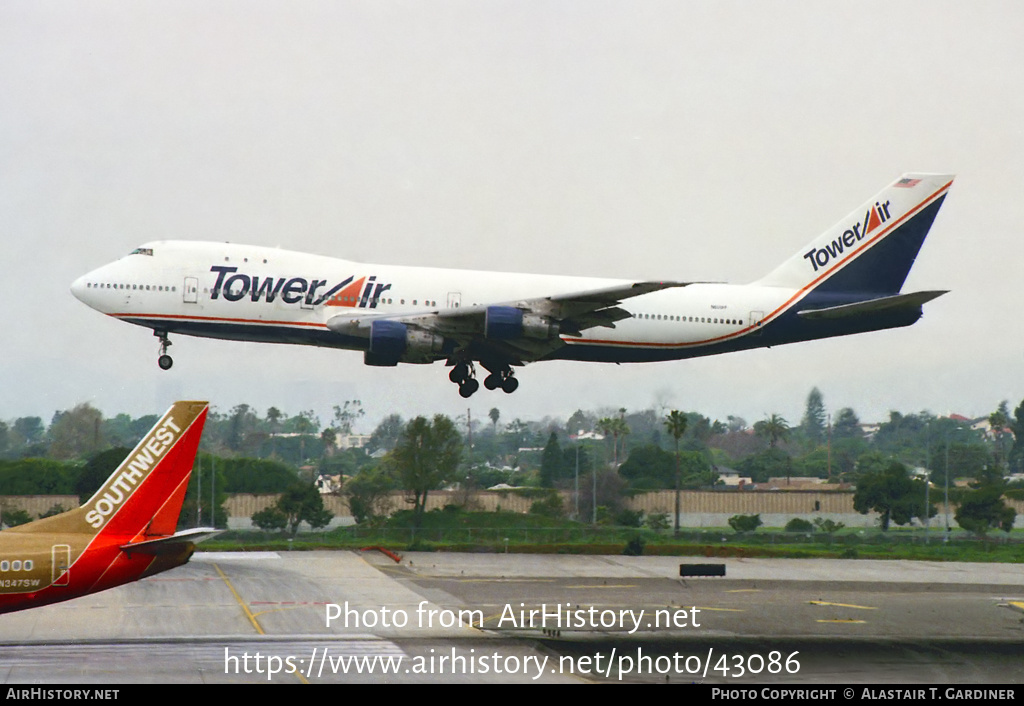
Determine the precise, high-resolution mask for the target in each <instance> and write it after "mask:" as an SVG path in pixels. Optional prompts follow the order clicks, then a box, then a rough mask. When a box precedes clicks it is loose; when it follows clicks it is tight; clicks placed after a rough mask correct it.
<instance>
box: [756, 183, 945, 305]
mask: <svg viewBox="0 0 1024 706" xmlns="http://www.w3.org/2000/svg"><path fill="white" fill-rule="evenodd" d="M952 184H953V175H950V174H904V175H903V176H901V177H900V178H899V179H897V180H896V181H894V182H893V183H892V184H890V185H889V186H887V187H886V188H885V189H883V190H882V191H881V192H879V193H878V194H877V195H876V196H875V197H874V198H872V199H870V200H868V201H867V203H865V204H863V205H862V206H860V207H859V208H858V209H856V210H855V211H853V212H852V213H851V214H850V215H848V216H847V217H846V218H844V219H843V220H841V221H839V223H837V224H836V225H834V226H833V227H831V228H829V229H828V230H826V231H825V232H824V233H822V234H821V235H820V236H818V238H817V239H815V240H814V241H813V242H811V243H810V244H809V245H807V246H805V247H804V248H803V249H802V250H801V251H800V252H799V253H797V254H796V255H794V256H793V257H791V258H790V259H789V260H787V261H786V262H784V263H783V264H782V265H780V266H779V267H777V268H776V269H775V270H773V271H772V272H770V273H769V274H768V275H766V276H765V277H763V278H762V279H760V280H759V281H758V282H756V283H755V284H758V285H761V286H765V287H788V288H794V289H802V290H812V289H813V290H815V291H817V292H828V293H834V294H854V293H856V294H868V295H873V296H877V295H890V294H898V293H899V291H900V289H901V288H902V287H903V283H904V281H905V280H906V278H907V274H909V272H910V268H911V267H912V266H913V264H914V260H915V259H916V258H917V254H918V252H919V251H920V249H921V245H922V244H923V243H924V239H925V236H927V235H928V231H929V229H930V228H931V226H932V223H933V222H934V220H935V216H936V214H937V213H938V211H939V208H940V207H941V206H942V202H943V200H944V199H945V198H946V193H947V192H948V191H949V188H950V186H952Z"/></svg>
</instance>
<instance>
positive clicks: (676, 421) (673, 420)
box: [665, 409, 686, 536]
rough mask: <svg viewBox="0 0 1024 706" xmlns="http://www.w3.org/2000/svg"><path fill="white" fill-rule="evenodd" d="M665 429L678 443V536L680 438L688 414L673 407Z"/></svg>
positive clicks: (684, 430)
mask: <svg viewBox="0 0 1024 706" xmlns="http://www.w3.org/2000/svg"><path fill="white" fill-rule="evenodd" d="M665 429H666V430H667V431H668V433H669V434H671V435H672V439H673V441H675V445H676V522H675V527H674V531H675V534H676V536H678V535H679V513H680V508H681V504H680V485H681V478H680V471H679V440H680V439H682V438H683V434H685V433H686V415H685V414H683V413H682V412H680V411H679V410H678V409H673V410H672V411H671V412H669V413H668V415H667V416H666V417H665Z"/></svg>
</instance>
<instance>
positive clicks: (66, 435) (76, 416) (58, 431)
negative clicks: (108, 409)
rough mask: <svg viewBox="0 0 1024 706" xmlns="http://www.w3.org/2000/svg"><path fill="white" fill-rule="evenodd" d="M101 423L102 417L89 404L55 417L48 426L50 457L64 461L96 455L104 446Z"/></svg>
mask: <svg viewBox="0 0 1024 706" xmlns="http://www.w3.org/2000/svg"><path fill="white" fill-rule="evenodd" d="M102 423H103V415H102V414H101V413H100V411H99V410H98V409H96V408H95V407H93V406H92V405H90V404H80V405H78V406H77V407H75V408H74V409H72V410H71V411H69V412H61V413H59V414H57V415H55V417H54V421H53V423H52V424H51V425H50V437H51V439H52V444H51V446H50V453H51V455H52V456H53V457H54V458H60V459H66V458H73V457H76V456H82V455H87V454H93V453H96V452H97V451H98V450H100V449H101V448H103V446H104V442H103V435H102V433H101V429H102Z"/></svg>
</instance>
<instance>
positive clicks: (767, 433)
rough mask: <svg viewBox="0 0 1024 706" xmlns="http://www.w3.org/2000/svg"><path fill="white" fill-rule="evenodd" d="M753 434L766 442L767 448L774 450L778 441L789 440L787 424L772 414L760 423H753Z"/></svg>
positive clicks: (781, 418)
mask: <svg viewBox="0 0 1024 706" xmlns="http://www.w3.org/2000/svg"><path fill="white" fill-rule="evenodd" d="M754 433H755V434H757V435H758V436H759V437H761V438H762V439H766V440H767V441H768V446H769V448H773V449H774V448H775V447H776V446H777V445H778V443H779V442H780V441H785V440H786V439H787V438H789V422H787V421H786V420H785V419H784V418H783V417H780V416H779V415H777V414H773V415H771V416H770V417H767V418H766V419H763V420H762V421H760V422H755V423H754Z"/></svg>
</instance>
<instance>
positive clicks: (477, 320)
mask: <svg viewBox="0 0 1024 706" xmlns="http://www.w3.org/2000/svg"><path fill="white" fill-rule="evenodd" d="M687 284H689V283H688V282H627V283H623V284H620V285H613V286H610V287H603V288H601V289H592V290H587V291H582V292H572V293H567V294H555V295H550V296H543V297H536V298H527V299H519V300H515V301H506V302H495V303H491V304H479V305H476V306H466V307H459V308H451V309H442V308H436V309H431V310H426V311H422V312H416V313H410V314H405V315H402V316H394V315H388V314H383V313H381V314H374V313H358V314H356V313H352V314H338V315H336V316H333V317H331V318H330V319H328V320H327V328H329V329H330V330H332V331H334V332H335V333H339V334H344V335H350V336H352V335H355V336H366V337H370V336H371V331H372V328H373V326H374V323H375V322H379V321H389V322H394V323H396V324H402V325H404V326H407V327H410V328H413V329H417V330H420V331H422V332H425V333H427V334H433V335H437V336H443V337H444V338H445V339H449V340H454V341H456V342H457V344H458V346H459V347H460V348H461V349H463V350H470V349H473V350H476V351H478V352H482V353H490V354H492V355H494V356H496V357H499V358H505V359H508V360H509V361H510V362H515V363H523V362H530V361H533V360H538V359H539V358H542V357H544V356H545V355H547V354H548V353H550V352H551V351H553V350H556V349H557V348H560V347H561V346H563V345H565V344H564V342H563V341H562V340H561V338H560V337H559V336H560V335H561V334H566V335H570V336H580V335H582V331H584V330H585V329H588V328H592V327H595V326H604V327H607V328H615V322H616V321H621V320H622V319H627V318H629V317H630V313H629V312H628V311H626V310H625V309H622V308H620V307H619V306H618V305H619V304H621V303H622V302H623V301H624V300H626V299H630V298H632V297H637V296H640V295H643V294H650V293H651V292H657V291H660V290H663V289H670V288H673V287H685V286H686V285H687ZM436 357H438V358H441V357H446V356H444V355H438V356H436Z"/></svg>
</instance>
